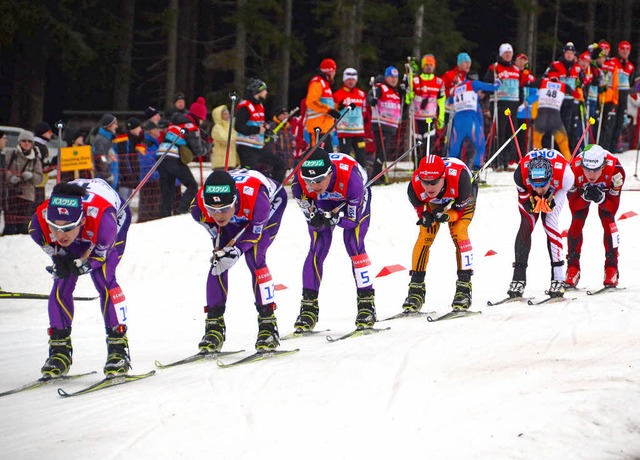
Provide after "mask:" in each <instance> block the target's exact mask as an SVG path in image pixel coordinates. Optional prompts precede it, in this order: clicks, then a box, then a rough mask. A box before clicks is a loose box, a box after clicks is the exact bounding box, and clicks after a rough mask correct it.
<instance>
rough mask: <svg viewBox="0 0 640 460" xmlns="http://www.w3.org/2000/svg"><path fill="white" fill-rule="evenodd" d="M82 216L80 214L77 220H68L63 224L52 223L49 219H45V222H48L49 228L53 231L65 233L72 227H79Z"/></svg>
mask: <svg viewBox="0 0 640 460" xmlns="http://www.w3.org/2000/svg"><path fill="white" fill-rule="evenodd" d="M83 217H84V216H83V215H82V214H80V217H78V220H77V221H75V222H69V223H68V224H64V225H58V224H54V223H53V222H51V221H50V220H49V219H47V224H49V227H51V230H53V232H54V233H57V232H62V233H67V232H70V231H71V230H73V229H74V228H76V227H79V226H80V224H81V223H82V218H83Z"/></svg>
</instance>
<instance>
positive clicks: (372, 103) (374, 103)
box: [369, 97, 378, 107]
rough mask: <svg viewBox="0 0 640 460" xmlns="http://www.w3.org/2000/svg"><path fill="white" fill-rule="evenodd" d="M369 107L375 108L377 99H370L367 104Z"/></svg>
mask: <svg viewBox="0 0 640 460" xmlns="http://www.w3.org/2000/svg"><path fill="white" fill-rule="evenodd" d="M369 105H371V107H375V106H376V105H378V98H377V97H372V98H371V101H370V102H369Z"/></svg>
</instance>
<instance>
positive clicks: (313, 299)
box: [293, 289, 320, 333]
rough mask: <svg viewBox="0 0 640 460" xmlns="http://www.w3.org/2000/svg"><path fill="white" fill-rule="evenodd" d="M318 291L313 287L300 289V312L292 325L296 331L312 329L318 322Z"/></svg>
mask: <svg viewBox="0 0 640 460" xmlns="http://www.w3.org/2000/svg"><path fill="white" fill-rule="evenodd" d="M319 311H320V309H319V307H318V291H314V290H313V289H303V290H302V301H301V302H300V314H299V315H298V319H296V322H295V323H294V325H293V327H294V328H295V329H296V332H297V333H300V332H307V331H313V328H314V327H316V323H317V322H318V315H319Z"/></svg>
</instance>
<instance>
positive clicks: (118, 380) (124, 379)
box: [58, 371, 156, 398]
mask: <svg viewBox="0 0 640 460" xmlns="http://www.w3.org/2000/svg"><path fill="white" fill-rule="evenodd" d="M155 373H156V371H150V372H147V373H146V374H133V375H131V374H125V375H119V376H116V377H107V378H104V379H102V380H100V381H99V382H96V383H94V384H93V385H89V386H88V387H86V388H83V389H82V390H78V391H74V392H73V393H67V392H66V391H64V390H63V389H62V388H58V394H59V395H60V396H62V397H63V398H70V397H71V396H80V395H85V394H87V393H93V392H94V391H98V390H104V389H105V388H110V387H113V386H116V385H124V384H125V383H129V382H135V381H138V380H142V379H146V378H147V377H151V376H152V375H154V374H155Z"/></svg>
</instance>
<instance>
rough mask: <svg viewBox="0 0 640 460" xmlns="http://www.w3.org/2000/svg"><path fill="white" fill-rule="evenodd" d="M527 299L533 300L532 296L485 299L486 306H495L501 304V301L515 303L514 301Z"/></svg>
mask: <svg viewBox="0 0 640 460" xmlns="http://www.w3.org/2000/svg"><path fill="white" fill-rule="evenodd" d="M528 300H533V297H505V298H504V299H500V300H498V301H496V302H491V301H490V300H488V301H487V306H488V307H495V306H496V305H502V304H503V303H515V302H525V301H528Z"/></svg>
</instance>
